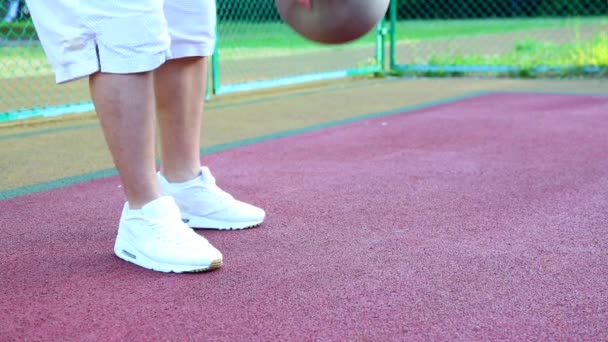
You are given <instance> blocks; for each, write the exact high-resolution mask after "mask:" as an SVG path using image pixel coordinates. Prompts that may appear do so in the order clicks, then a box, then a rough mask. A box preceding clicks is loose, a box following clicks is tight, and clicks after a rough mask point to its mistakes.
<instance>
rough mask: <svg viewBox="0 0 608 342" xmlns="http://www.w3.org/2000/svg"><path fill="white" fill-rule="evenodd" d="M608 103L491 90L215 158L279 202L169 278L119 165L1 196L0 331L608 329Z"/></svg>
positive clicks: (260, 199) (130, 334) (172, 333)
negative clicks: (216, 252)
mask: <svg viewBox="0 0 608 342" xmlns="http://www.w3.org/2000/svg"><path fill="white" fill-rule="evenodd" d="M607 130H608V97H606V96H599V95H598V96H593V95H551V94H523V93H520V94H517V93H489V94H485V95H480V96H473V97H470V98H465V99H462V100H460V101H456V102H450V103H446V104H439V105H435V106H429V107H425V108H421V109H417V110H412V111H407V112H405V113H393V114H386V115H378V116H374V117H372V116H370V117H367V118H361V119H360V120H353V121H352V122H350V123H344V124H340V125H335V126H328V127H325V128H322V129H317V130H311V131H308V132H303V133H300V134H293V135H289V136H285V137H281V138H276V139H270V140H267V141H261V142H258V143H254V144H250V145H246V146H241V147H237V148H232V149H227V150H223V151H220V152H216V153H212V154H209V155H206V156H205V157H204V158H203V160H204V162H205V163H207V164H209V165H211V166H212V170H213V171H214V173H215V174H216V175H218V181H219V183H220V185H221V186H223V187H224V188H225V189H227V190H229V191H231V192H232V193H233V194H235V195H236V196H237V197H240V198H242V199H244V200H248V201H251V202H253V203H256V204H258V205H260V206H262V207H264V208H265V209H266V210H267V212H268V220H267V222H266V223H265V224H264V225H263V226H262V227H260V228H257V229H252V230H247V231H242V232H210V231H203V232H202V233H203V234H205V236H207V237H208V238H209V239H210V240H211V241H212V242H213V243H214V244H215V245H216V246H217V247H218V248H220V249H221V250H222V251H223V252H224V255H225V258H226V259H225V266H224V268H222V269H220V270H219V271H215V272H211V273H206V274H192V275H166V274H160V273H154V272H150V271H147V270H144V269H139V268H137V267H136V266H133V265H131V264H127V263H125V262H123V261H121V260H119V259H118V258H116V257H114V256H113V254H112V245H113V239H114V236H115V230H116V222H117V221H118V215H119V212H120V210H119V209H120V207H121V205H122V203H123V195H122V192H121V189H120V188H119V181H118V178H117V177H116V176H111V177H105V178H100V179H94V180H90V181H87V182H82V183H76V184H73V185H69V186H66V187H59V188H57V189H52V190H48V191H43V192H37V193H31V194H26V195H23V196H18V197H13V198H10V199H7V200H4V201H0V222H2V225H1V226H0V234H1V235H2V239H1V240H0V267H1V269H2V275H1V277H2V288H3V294H2V297H1V306H0V318H1V319H0V336H2V340H125V339H134V340H142V339H145V340H188V339H191V340H232V341H234V340H318V339H321V340H403V339H444V340H445V339H451V340H453V339H510V340H523V339H569V338H574V339H583V340H603V339H606V338H608V319H607V318H608V316H607V315H608V312H607V311H606V308H607V307H608V299H607V298H608V295H607V294H608V285H607V284H608V256H607V254H606V250H608V234H606V233H607V231H606V230H607V229H608V210H607V208H608V172H607V171H606V170H608V139H606V131H607Z"/></svg>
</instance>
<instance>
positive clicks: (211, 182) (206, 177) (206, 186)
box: [193, 173, 234, 201]
mask: <svg viewBox="0 0 608 342" xmlns="http://www.w3.org/2000/svg"><path fill="white" fill-rule="evenodd" d="M200 177H201V182H200V183H196V185H193V187H197V188H200V189H202V190H205V191H207V192H210V193H212V194H214V195H216V196H217V197H218V199H219V200H221V201H230V200H233V199H234V197H232V195H230V194H229V193H227V192H226V191H224V190H222V189H221V188H220V187H219V186H217V184H216V182H215V177H213V176H212V175H211V173H207V174H203V175H201V176H200Z"/></svg>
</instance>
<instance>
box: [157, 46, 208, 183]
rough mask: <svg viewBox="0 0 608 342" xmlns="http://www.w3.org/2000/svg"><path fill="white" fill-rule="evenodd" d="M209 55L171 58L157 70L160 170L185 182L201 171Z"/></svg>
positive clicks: (167, 175)
mask: <svg viewBox="0 0 608 342" xmlns="http://www.w3.org/2000/svg"><path fill="white" fill-rule="evenodd" d="M206 83H207V58H206V57H189V58H180V59H175V60H170V61H168V62H166V63H165V64H163V65H162V66H161V67H160V68H158V69H157V70H156V71H155V72H154V86H155V91H156V101H157V102H156V105H157V113H158V122H159V133H160V144H161V148H160V150H161V160H162V164H161V172H162V173H163V175H164V176H165V177H166V178H167V179H168V180H169V181H171V182H184V181H188V180H191V179H193V178H195V177H196V176H197V175H198V174H199V172H200V148H201V146H200V145H201V142H200V134H201V123H202V113H203V104H204V100H205V91H206Z"/></svg>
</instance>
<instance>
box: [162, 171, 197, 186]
mask: <svg viewBox="0 0 608 342" xmlns="http://www.w3.org/2000/svg"><path fill="white" fill-rule="evenodd" d="M160 174H161V175H162V176H163V177H165V179H166V180H167V181H168V182H169V183H186V182H189V181H191V180H194V179H196V178H197V177H199V176H200V175H201V169H200V167H199V168H196V169H187V170H179V171H178V170H171V171H169V170H165V169H162V170H161V172H160Z"/></svg>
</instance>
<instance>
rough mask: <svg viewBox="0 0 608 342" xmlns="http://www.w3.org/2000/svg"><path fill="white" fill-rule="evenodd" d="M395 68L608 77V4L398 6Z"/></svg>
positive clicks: (422, 1) (535, 1)
mask: <svg viewBox="0 0 608 342" xmlns="http://www.w3.org/2000/svg"><path fill="white" fill-rule="evenodd" d="M390 18H391V32H392V34H391V45H390V48H391V53H390V65H391V68H392V69H395V70H401V71H405V72H414V73H420V72H421V73H426V74H429V75H440V74H445V75H452V74H459V73H469V72H486V73H510V74H514V75H518V76H528V75H533V74H536V73H555V74H558V75H571V74H576V75H580V74H586V73H595V74H598V73H599V74H605V73H606V68H607V67H608V35H607V32H608V1H606V0H495V1H487V0H448V1H446V0H395V1H393V2H392V4H391V11H390Z"/></svg>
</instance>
